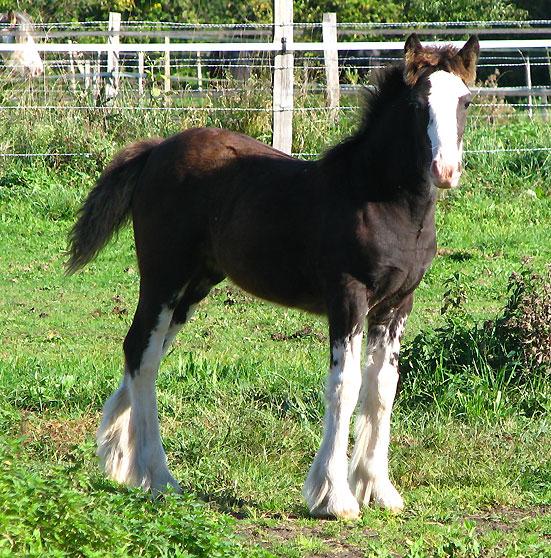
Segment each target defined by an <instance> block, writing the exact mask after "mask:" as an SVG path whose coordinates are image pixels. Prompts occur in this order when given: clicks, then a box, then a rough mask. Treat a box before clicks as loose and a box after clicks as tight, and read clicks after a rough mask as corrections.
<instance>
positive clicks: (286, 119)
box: [272, 0, 294, 154]
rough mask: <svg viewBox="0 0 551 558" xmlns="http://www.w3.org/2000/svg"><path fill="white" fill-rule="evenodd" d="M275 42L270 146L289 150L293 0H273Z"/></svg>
mask: <svg viewBox="0 0 551 558" xmlns="http://www.w3.org/2000/svg"><path fill="white" fill-rule="evenodd" d="M274 43H275V44H277V45H278V46H281V50H280V51H279V53H278V54H276V55H275V60H274V86H273V102H272V106H273V109H272V110H273V137H272V145H273V146H274V147H275V148H276V149H279V150H280V151H283V152H284V153H289V154H290V153H291V151H292V147H293V69H294V68H293V66H294V54H293V53H292V52H288V50H287V49H289V48H292V44H293V0H274Z"/></svg>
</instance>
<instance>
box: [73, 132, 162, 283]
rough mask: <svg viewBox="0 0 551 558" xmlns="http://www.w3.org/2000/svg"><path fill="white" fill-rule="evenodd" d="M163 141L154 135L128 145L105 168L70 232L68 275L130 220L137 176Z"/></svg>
mask: <svg viewBox="0 0 551 558" xmlns="http://www.w3.org/2000/svg"><path fill="white" fill-rule="evenodd" d="M161 141H162V140H161V139H159V138H151V139H147V140H144V141H139V142H136V143H134V144H132V145H130V146H129V147H126V148H125V149H123V150H122V151H120V152H119V153H118V154H117V155H116V156H115V158H114V159H113V160H112V161H111V163H110V164H109V165H108V166H107V167H106V169H105V170H104V171H103V172H102V174H101V176H100V177H99V178H98V180H97V182H96V185H95V187H94V188H93V189H92V191H91V192H90V194H89V195H88V198H87V199H86V201H85V202H84V204H83V206H82V207H81V208H80V210H79V212H78V220H77V222H76V223H75V225H74V226H73V228H72V229H71V231H70V232H69V261H68V262H67V263H66V273H67V275H70V274H71V273H74V272H75V271H77V270H78V269H80V268H81V267H84V266H85V265H86V264H87V263H88V262H89V261H90V260H92V258H94V256H96V254H97V253H98V252H99V251H100V250H101V249H102V248H104V247H105V245H106V244H107V243H108V242H109V240H110V238H111V237H112V236H113V233H115V232H116V231H118V230H119V229H120V228H121V227H122V226H123V225H124V224H125V223H126V222H127V221H128V219H129V217H130V208H131V203H132V196H133V194H134V188H135V185H136V182H137V180H138V177H139V176H140V173H141V172H142V169H143V167H144V165H145V162H146V161H147V158H148V157H149V154H150V153H151V150H152V149H153V148H154V147H156V146H157V145H158V144H159V143H160V142H161Z"/></svg>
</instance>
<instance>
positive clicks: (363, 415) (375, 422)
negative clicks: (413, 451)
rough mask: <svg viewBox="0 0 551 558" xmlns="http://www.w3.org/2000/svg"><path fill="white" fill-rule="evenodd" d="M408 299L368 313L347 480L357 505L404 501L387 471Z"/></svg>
mask: <svg viewBox="0 0 551 558" xmlns="http://www.w3.org/2000/svg"><path fill="white" fill-rule="evenodd" d="M412 302H413V298H412V297H411V298H408V299H407V300H406V301H404V303H403V304H402V305H401V306H400V307H399V308H395V309H393V310H392V311H389V312H387V313H385V315H384V316H381V315H378V316H375V317H373V319H372V318H371V316H368V334H367V341H366V367H365V370H364V373H363V381H362V389H361V394H360V407H359V410H358V415H357V418H356V443H355V446H354V451H353V453H352V459H351V464H350V477H349V480H350V486H351V488H352V491H353V492H354V495H355V496H356V498H357V500H358V502H359V503H360V505H361V504H368V503H369V502H370V501H374V502H376V503H377V504H378V505H379V506H381V507H382V508H385V509H388V510H390V511H395V512H397V511H400V510H401V509H402V508H403V507H404V501H403V500H402V497H401V496H400V494H399V493H398V491H397V490H396V488H394V486H393V485H392V483H391V482H390V479H389V474H388V446H389V443H390V415H391V412H392V404H393V402H394V396H395V394H396V386H397V383H398V376H399V375H398V354H399V351H400V341H401V337H402V333H403V331H404V327H405V323H406V320H407V317H408V315H409V312H410V311H411V305H412Z"/></svg>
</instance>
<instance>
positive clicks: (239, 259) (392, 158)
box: [66, 34, 479, 519]
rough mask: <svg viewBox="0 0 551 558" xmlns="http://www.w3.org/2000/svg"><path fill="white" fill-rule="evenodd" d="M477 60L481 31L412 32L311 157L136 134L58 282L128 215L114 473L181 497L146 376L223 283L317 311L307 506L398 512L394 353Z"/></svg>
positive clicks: (347, 514)
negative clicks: (436, 36) (317, 422)
mask: <svg viewBox="0 0 551 558" xmlns="http://www.w3.org/2000/svg"><path fill="white" fill-rule="evenodd" d="M478 53H479V43H478V39H477V38H476V37H475V36H471V37H470V39H469V40H468V41H467V42H466V43H465V44H464V45H463V47H462V48H461V49H459V48H455V47H453V46H452V45H444V46H423V45H422V44H421V42H420V41H419V38H418V37H417V35H415V34H413V35H411V36H409V37H408V38H407V40H406V42H405V46H404V57H403V60H402V62H401V63H398V64H395V65H393V66H389V67H387V68H385V69H384V70H382V71H381V72H380V74H379V76H378V77H377V80H376V87H375V89H374V90H373V91H371V92H370V91H366V95H367V99H366V109H365V114H364V117H363V120H362V123H361V125H359V127H358V131H357V132H355V133H354V134H353V135H352V136H351V137H348V138H347V139H344V140H343V141H342V142H341V143H339V144H337V145H336V146H334V147H332V148H331V149H329V150H328V151H327V152H326V153H325V154H324V155H323V156H322V157H321V158H319V159H318V160H315V161H304V160H300V159H297V158H294V157H292V156H290V155H287V154H284V153H281V152H280V151H277V150H275V149H273V148H271V147H268V146H267V145H265V144H263V143H261V142H259V141H257V140H255V139H253V138H250V137H248V136H245V135H242V134H238V133H234V132H230V131H226V130H222V129H216V128H192V129H187V130H185V131H182V132H181V133H178V134H176V135H174V136H172V137H169V138H168V139H159V138H151V139H145V140H143V141H138V142H136V143H134V144H132V145H130V146H128V147H126V148H124V149H123V150H122V151H120V152H119V153H118V154H117V155H116V156H115V157H114V159H113V160H112V161H111V163H110V164H109V165H108V166H107V167H106V168H105V170H104V171H103V173H102V174H101V175H100V177H99V178H98V180H97V182H96V185H95V186H94V188H93V189H92V190H91V192H90V193H89V195H88V197H87V199H86V200H85V202H84V203H83V205H82V207H81V208H80V210H79V214H78V218H77V220H76V223H75V224H74V225H73V227H72V229H71V230H70V232H69V236H68V246H69V247H68V255H69V258H68V260H67V262H66V273H67V274H71V273H73V272H75V271H77V270H78V269H80V268H82V267H83V266H84V265H85V264H87V263H88V262H89V261H90V260H91V259H92V258H93V257H95V256H96V254H97V253H98V252H99V251H100V250H101V249H102V248H103V247H104V246H105V245H106V243H107V242H108V241H109V239H110V238H111V236H112V235H113V233H114V232H115V231H117V230H118V229H119V228H120V227H121V226H122V225H123V224H125V223H126V222H127V221H128V220H130V219H132V221H133V227H134V238H135V246H136V254H137V261H138V266H139V270H140V276H141V278H140V288H139V301H138V305H137V309H136V312H135V315H134V318H133V321H132V324H131V327H130V329H129V331H128V333H127V335H126V338H125V340H124V343H123V350H124V355H125V368H124V373H123V378H122V382H121V384H120V387H119V388H118V389H117V391H115V392H114V393H113V394H112V395H111V396H110V397H109V398H108V400H107V401H106V403H105V406H104V409H103V416H102V420H101V424H100V427H99V430H98V434H97V444H98V449H97V455H98V457H99V458H100V461H101V463H102V465H103V468H104V470H105V472H106V473H107V475H108V476H109V477H110V478H112V479H114V480H115V481H119V482H121V483H126V484H128V485H132V486H137V487H142V488H143V489H144V490H146V491H151V492H152V493H154V494H158V493H160V492H162V491H164V490H165V489H167V488H168V489H171V488H170V487H172V488H173V489H174V490H176V491H178V490H179V486H178V483H177V482H176V480H175V479H174V478H173V477H172V475H171V474H170V472H169V470H168V468H167V461H166V455H165V452H164V449H163V446H162V442H161V438H160V434H159V421H158V414H157V401H156V394H155V381H156V377H157V374H158V370H159V366H160V362H161V359H162V358H163V356H164V355H165V354H166V352H167V350H168V349H169V347H170V344H171V342H172V341H173V339H174V337H175V336H176V334H177V333H178V331H179V330H180V329H181V328H182V326H183V325H184V324H186V323H187V322H189V320H190V318H191V316H192V315H193V313H194V310H195V309H196V308H197V306H198V304H199V302H200V301H201V300H202V299H203V298H204V297H206V296H207V294H208V293H209V291H210V290H211V288H212V287H213V286H214V285H216V284H218V283H219V282H221V281H222V280H223V279H224V278H226V277H228V278H229V279H231V280H232V281H233V282H234V283H235V284H236V285H238V286H240V287H241V288H242V289H244V290H245V291H247V292H249V293H252V294H253V295H255V296H257V297H260V298H262V299H265V300H267V301H271V302H274V303H276V304H279V305H284V306H289V307H295V308H299V309H302V310H305V311H307V312H312V313H316V314H320V315H325V316H327V319H328V327H329V341H330V362H329V374H328V380H327V384H326V410H325V416H324V428H323V435H322V441H321V444H320V447H319V450H318V451H317V453H316V455H315V458H314V460H313V463H312V465H311V467H310V470H309V473H308V475H307V478H306V482H305V484H304V489H303V495H304V497H305V500H306V503H307V505H308V508H309V510H310V513H311V514H312V515H313V516H314V517H321V518H349V519H353V518H357V517H358V516H359V513H360V508H361V506H362V505H367V504H369V503H370V502H371V501H373V502H374V503H376V504H378V505H379V506H380V507H382V508H386V509H389V510H391V511H396V512H397V511H399V510H401V509H402V508H403V506H404V502H403V499H402V497H401V495H400V494H399V493H398V491H397V490H396V488H395V487H394V486H393V484H392V483H391V481H390V479H389V470H388V446H389V438H390V416H391V410H392V404H393V401H394V396H395V392H396V386H397V381H398V376H399V374H398V353H399V349H400V341H401V337H402V333H403V331H404V326H405V323H406V320H407V318H408V315H409V313H410V311H411V309H412V304H413V295H414V291H415V289H416V287H417V286H418V285H419V283H420V281H421V279H422V277H423V276H424V274H425V272H426V271H427V269H428V267H429V265H430V263H431V261H432V259H433V257H434V255H435V253H436V231H435V206H436V202H437V198H438V194H439V192H440V191H441V190H443V189H449V188H454V187H455V186H457V184H458V181H459V178H460V175H461V170H462V168H461V160H462V137H463V133H464V129H465V124H466V118H467V109H468V106H469V104H470V102H471V98H472V95H471V92H470V90H469V87H468V84H469V83H471V82H473V81H474V79H475V76H476V64H477V60H478ZM365 324H367V339H366V346H365V368H364V370H363V372H362V367H361V352H362V339H363V332H364V326H365ZM362 376H363V377H362ZM358 400H359V408H358V413H357V418H356V441H355V446H354V449H353V452H352V456H351V460H350V464H349V463H348V457H347V446H348V438H349V430H350V421H351V419H352V414H353V412H354V409H355V407H356V404H357V402H358Z"/></svg>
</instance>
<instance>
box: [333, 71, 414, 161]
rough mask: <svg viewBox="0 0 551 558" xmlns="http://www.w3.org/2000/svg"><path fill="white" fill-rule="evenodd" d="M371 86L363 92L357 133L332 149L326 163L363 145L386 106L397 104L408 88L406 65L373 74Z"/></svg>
mask: <svg viewBox="0 0 551 558" xmlns="http://www.w3.org/2000/svg"><path fill="white" fill-rule="evenodd" d="M370 81H371V86H369V85H368V86H366V87H364V89H363V91H362V101H363V105H364V106H363V113H362V116H361V121H360V124H359V126H358V129H357V131H356V132H355V133H354V134H353V135H351V136H349V137H348V138H345V139H344V140H342V141H341V142H340V143H338V144H337V145H335V146H334V147H332V148H330V149H329V150H328V151H327V153H326V154H325V156H324V157H323V159H324V160H326V161H334V159H335V158H341V157H342V156H344V155H345V154H346V153H347V152H349V151H350V150H352V151H355V150H354V147H356V146H359V145H363V144H364V143H365V141H366V139H367V138H368V136H369V134H370V131H371V130H372V129H373V127H374V125H375V123H376V121H377V120H378V119H379V118H380V115H381V113H382V112H383V109H384V108H385V106H387V105H389V104H392V103H393V102H395V101H396V100H397V99H398V98H400V96H401V95H402V94H403V93H404V91H405V90H406V89H407V88H408V86H407V84H406V82H405V79H404V64H403V62H402V63H397V64H392V65H390V66H387V67H385V68H383V69H381V70H378V71H376V72H374V73H373V75H372V77H371V80H370Z"/></svg>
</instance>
